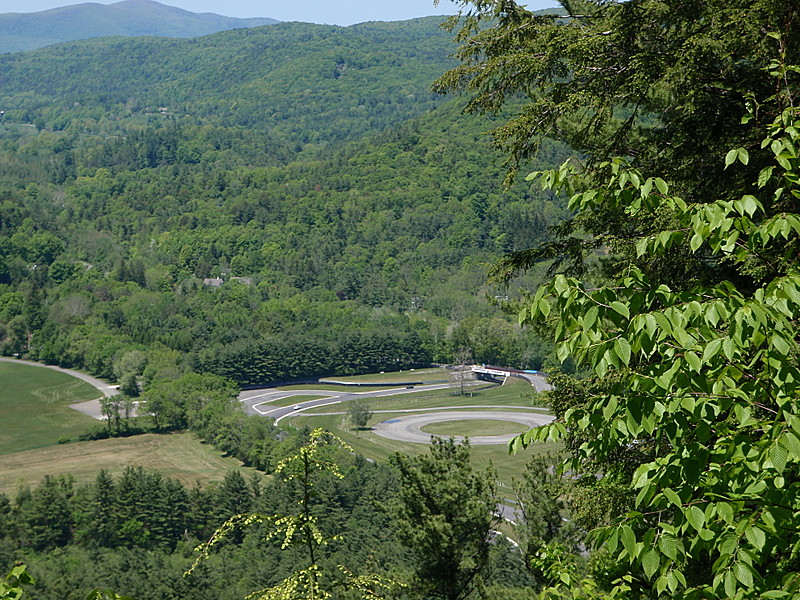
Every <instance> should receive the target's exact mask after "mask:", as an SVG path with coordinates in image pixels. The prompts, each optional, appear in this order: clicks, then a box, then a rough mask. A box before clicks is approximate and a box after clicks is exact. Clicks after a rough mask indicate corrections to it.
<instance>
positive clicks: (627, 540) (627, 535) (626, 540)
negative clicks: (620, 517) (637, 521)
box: [620, 525, 636, 558]
mask: <svg viewBox="0 0 800 600" xmlns="http://www.w3.org/2000/svg"><path fill="white" fill-rule="evenodd" d="M620 541H622V547H623V548H625V552H627V553H628V556H630V557H631V558H633V557H635V556H636V535H635V534H634V533H633V529H631V528H630V527H629V526H627V525H625V526H623V527H622V532H621V533H620Z"/></svg>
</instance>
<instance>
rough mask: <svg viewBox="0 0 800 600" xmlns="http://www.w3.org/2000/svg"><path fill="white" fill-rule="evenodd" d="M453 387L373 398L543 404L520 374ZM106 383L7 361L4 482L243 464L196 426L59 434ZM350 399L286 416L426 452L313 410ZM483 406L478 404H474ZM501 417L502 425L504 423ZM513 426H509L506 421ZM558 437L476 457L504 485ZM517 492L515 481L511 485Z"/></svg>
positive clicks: (472, 424) (390, 449)
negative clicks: (518, 450)
mask: <svg viewBox="0 0 800 600" xmlns="http://www.w3.org/2000/svg"><path fill="white" fill-rule="evenodd" d="M442 373H444V370H442V369H427V370H420V371H405V372H402V374H403V375H409V376H410V375H412V374H413V375H414V376H415V377H414V380H415V381H436V380H438V379H445V378H446V377H444V376H443V375H442ZM397 375H398V373H384V374H376V375H373V376H362V377H358V378H355V377H354V378H347V379H350V380H359V381H374V382H375V383H376V385H375V386H369V387H359V388H358V389H357V390H354V389H353V388H352V387H349V386H335V385H316V384H312V385H304V386H289V387H287V388H281V389H292V390H296V391H297V394H296V395H294V396H292V397H289V398H284V399H282V400H279V401H277V402H275V403H271V404H274V406H282V405H283V406H286V405H292V404H295V403H299V402H302V401H307V400H311V399H314V398H318V397H320V396H314V395H311V394H308V393H305V394H304V393H303V391H304V390H310V389H314V390H331V391H343V390H344V391H348V392H353V391H368V390H376V389H385V388H383V387H382V386H380V382H381V381H384V382H385V381H396V377H397ZM452 391H453V390H450V389H449V388H446V389H443V390H437V391H430V392H418V391H408V393H403V394H400V395H395V396H389V397H385V398H366V399H365V401H366V402H367V404H368V406H369V408H370V410H372V411H378V410H381V411H390V412H387V413H377V414H375V415H374V417H373V421H372V422H373V423H374V422H377V421H379V420H380V421H382V420H386V419H390V418H392V416H397V415H400V414H408V413H394V412H391V411H398V410H412V411H413V410H415V409H420V410H422V409H426V408H436V407H455V406H492V407H496V406H509V407H513V406H524V407H532V406H535V404H536V398H535V394H534V393H533V390H532V388H531V386H530V385H529V384H528V383H527V382H524V381H521V380H514V379H512V380H509V382H508V384H506V385H503V386H498V385H487V384H482V383H481V384H479V385H476V386H473V387H471V388H469V391H470V394H469V395H465V396H462V395H460V394H453V393H452ZM98 395H99V392H98V391H97V390H96V389H95V388H93V387H92V386H90V385H89V384H87V383H85V382H83V381H80V380H78V379H74V378H72V377H70V376H68V375H65V374H63V373H59V372H57V371H52V370H50V369H45V368H42V367H34V366H27V365H17V364H11V363H0V423H1V424H2V425H1V426H0V455H3V458H2V462H1V463H0V492H6V493H13V492H14V491H15V490H16V489H17V488H18V487H19V486H20V485H24V484H29V485H35V484H37V483H38V482H39V481H40V480H41V478H42V477H43V476H44V475H47V474H59V473H63V474H71V475H73V476H74V477H75V478H76V480H77V481H79V482H84V481H91V480H93V479H94V477H95V475H96V473H97V471H98V470H100V469H108V470H110V471H112V472H114V473H118V472H121V471H122V470H123V469H124V468H125V466H127V465H141V466H143V467H146V468H152V469H158V470H160V471H161V472H162V473H163V474H164V475H166V476H169V477H175V478H178V479H180V480H181V481H182V482H184V483H185V484H187V485H193V484H194V483H195V482H196V481H199V482H201V483H208V482H209V481H218V480H221V479H222V478H223V477H224V475H225V473H226V472H227V471H228V470H230V469H236V468H239V469H242V470H244V471H250V469H245V468H243V467H241V463H239V462H238V461H236V460H234V459H229V458H224V457H222V456H221V455H220V454H219V452H217V451H216V450H214V449H213V448H212V447H210V446H207V445H205V444H203V443H201V442H200V441H199V440H198V439H197V438H196V437H194V436H193V435H192V434H188V433H184V434H172V435H154V434H148V435H141V436H135V437H129V438H115V439H109V440H99V441H93V442H75V443H70V444H58V440H59V439H61V438H73V439H74V438H75V437H77V435H79V434H80V433H82V432H84V431H85V430H87V429H88V428H89V427H91V426H92V425H96V423H97V422H96V421H95V420H94V419H92V418H90V417H88V416H86V415H84V414H82V413H79V412H77V411H75V410H72V409H70V408H69V405H70V404H74V403H77V402H82V401H85V400H90V399H93V398H97V397H98ZM346 408H347V405H346V403H344V404H342V405H340V406H337V407H335V408H334V407H321V408H318V409H313V410H310V411H304V412H303V413H301V414H300V415H298V416H293V417H290V418H288V419H287V421H290V422H291V423H292V424H294V425H297V426H305V425H308V426H311V427H324V428H326V429H329V430H331V431H333V432H334V433H336V434H337V435H340V436H341V437H342V438H343V439H344V440H345V441H346V442H347V443H349V444H350V445H351V446H352V447H353V449H354V450H355V451H356V452H358V453H360V454H363V455H364V456H366V457H368V458H371V459H373V460H379V461H385V460H387V459H388V457H389V456H391V455H392V454H393V453H395V452H403V453H406V454H410V455H416V454H420V453H424V452H427V446H426V445H425V444H413V443H403V442H397V441H393V440H389V439H386V438H384V437H381V436H379V435H377V434H376V433H374V432H372V431H369V430H366V431H359V432H356V431H353V430H351V429H350V428H349V427H350V426H349V423H347V420H346V417H345V415H330V414H328V415H325V414H314V413H327V412H338V411H342V412H344V411H345V410H346ZM475 410H479V409H477V408H476V409H475ZM497 427H501V428H503V429H502V431H499V430H497ZM508 427H512V428H513V429H512V430H511V431H509V430H508V429H507V428H508ZM519 427H520V426H519V425H518V424H513V423H510V422H503V421H491V420H487V421H463V422H460V423H459V422H455V423H454V422H449V423H439V424H435V425H429V426H426V431H427V432H429V433H437V434H439V435H451V434H452V435H472V436H475V435H499V434H500V433H511V432H516V431H519V429H518V428H519ZM554 450H557V448H556V447H555V446H553V445H538V446H534V447H532V448H531V449H529V450H528V451H527V452H525V453H523V454H520V455H517V456H509V455H508V452H507V449H506V446H505V445H504V444H503V445H495V446H474V447H473V449H472V454H473V458H474V460H475V463H476V465H485V464H488V463H490V462H491V463H492V464H493V465H494V466H495V468H496V469H497V470H498V474H499V477H500V482H501V486H510V484H511V480H512V478H520V477H521V476H522V473H523V472H524V469H525V464H526V463H527V461H528V460H529V459H530V457H531V455H533V454H536V453H541V452H553V451H554ZM506 494H507V495H510V490H508V491H507V492H506Z"/></svg>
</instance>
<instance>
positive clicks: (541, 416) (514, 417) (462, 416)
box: [372, 410, 553, 446]
mask: <svg viewBox="0 0 800 600" xmlns="http://www.w3.org/2000/svg"><path fill="white" fill-rule="evenodd" d="M471 420H474V421H511V422H513V423H521V424H522V425H525V426H526V427H528V428H533V427H539V426H541V425H547V424H548V423H550V422H552V421H553V416H552V415H548V414H545V413H540V412H538V413H536V412H531V413H521V412H506V411H500V410H490V411H487V410H481V411H463V410H462V411H459V410H448V411H440V412H433V413H427V414H424V415H420V414H415V415H409V416H407V417H398V418H394V419H390V420H388V421H383V422H381V423H378V424H377V425H375V426H374V427H373V428H372V431H373V432H374V433H377V434H378V435H380V436H383V437H385V438H388V439H390V440H397V441H399V442H412V443H415V444H430V443H431V437H432V436H431V434H430V433H425V432H424V431H422V427H425V426H426V425H430V424H431V423H441V422H444V421H471ZM516 435H517V434H516V433H510V434H506V435H476V436H472V437H470V438H469V443H470V444H471V445H473V446H485V445H491V444H507V443H508V442H509V441H510V440H511V439H512V438H513V437H514V436H516ZM436 437H449V436H436ZM454 437H455V439H456V441H461V440H462V439H463V438H462V437H461V436H454Z"/></svg>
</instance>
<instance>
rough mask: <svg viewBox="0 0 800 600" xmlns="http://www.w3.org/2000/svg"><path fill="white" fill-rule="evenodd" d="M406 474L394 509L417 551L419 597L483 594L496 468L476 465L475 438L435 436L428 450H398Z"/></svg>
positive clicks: (457, 598)
mask: <svg viewBox="0 0 800 600" xmlns="http://www.w3.org/2000/svg"><path fill="white" fill-rule="evenodd" d="M392 463H393V464H394V465H395V466H396V467H397V468H398V470H399V473H400V490H399V494H398V501H397V503H396V504H395V505H394V507H393V512H394V517H395V526H396V527H397V534H398V537H399V538H400V540H401V541H402V542H403V543H404V544H405V545H406V546H407V547H408V549H409V550H410V552H411V555H412V557H413V558H412V560H413V565H414V575H415V584H414V587H413V593H414V595H415V596H416V597H419V598H442V599H443V600H466V599H467V598H471V597H474V596H476V595H477V596H481V594H482V590H483V585H484V578H485V577H486V575H487V568H488V566H489V550H490V544H491V536H492V530H493V528H494V527H495V526H496V525H497V523H498V521H499V518H498V517H497V516H496V511H497V504H498V498H497V495H496V479H495V478H496V475H495V472H494V470H493V469H492V468H491V467H488V468H486V469H483V470H476V469H473V467H472V465H471V464H470V447H469V442H467V441H465V442H464V443H463V444H456V442H455V441H454V440H453V438H450V439H441V438H436V437H433V438H431V447H430V450H429V451H428V453H427V454H422V455H419V456H415V457H409V456H405V455H403V454H395V455H393V457H392Z"/></svg>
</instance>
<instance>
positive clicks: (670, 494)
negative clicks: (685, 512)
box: [664, 488, 683, 508]
mask: <svg viewBox="0 0 800 600" xmlns="http://www.w3.org/2000/svg"><path fill="white" fill-rule="evenodd" d="M664 495H665V496H666V497H667V500H669V501H670V502H671V503H672V504H674V505H675V506H677V507H679V508H680V507H681V506H682V505H683V502H681V497H680V496H678V494H677V493H675V490H673V489H672V488H664Z"/></svg>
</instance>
